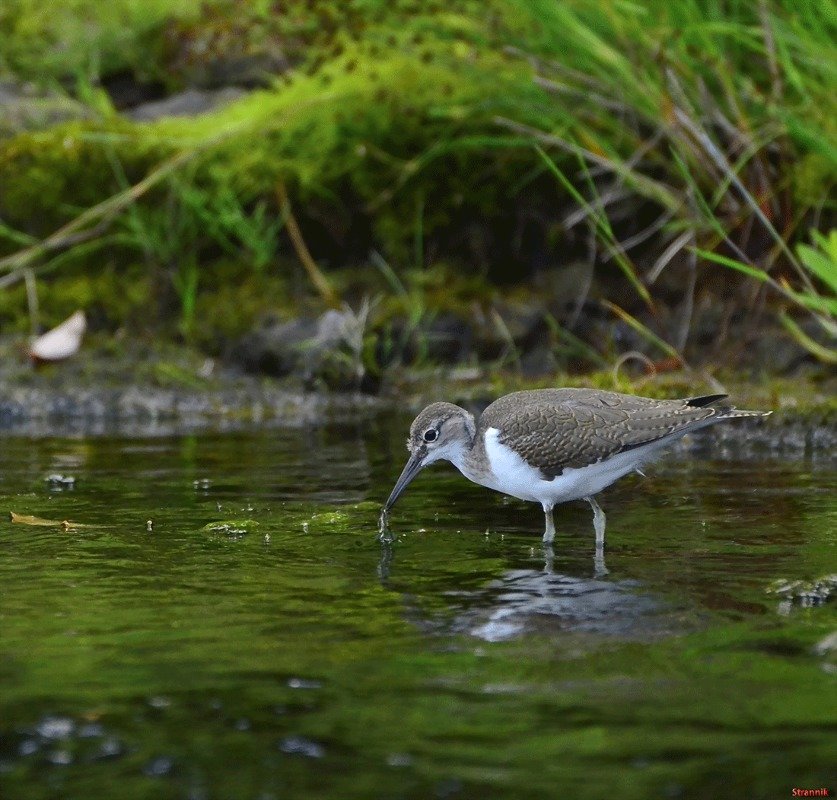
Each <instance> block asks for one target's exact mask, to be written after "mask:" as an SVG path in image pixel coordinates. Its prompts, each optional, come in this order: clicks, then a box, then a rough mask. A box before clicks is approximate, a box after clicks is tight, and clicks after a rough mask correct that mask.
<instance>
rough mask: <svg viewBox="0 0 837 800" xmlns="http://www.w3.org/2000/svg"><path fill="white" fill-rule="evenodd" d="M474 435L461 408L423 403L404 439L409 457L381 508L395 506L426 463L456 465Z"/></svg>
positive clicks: (471, 426) (471, 442) (473, 426)
mask: <svg viewBox="0 0 837 800" xmlns="http://www.w3.org/2000/svg"><path fill="white" fill-rule="evenodd" d="M475 435H476V424H475V422H474V418H473V416H471V414H469V413H468V412H467V411H466V410H465V409H464V408H460V407H459V406H455V405H454V404H453V403H432V404H431V405H429V406H427V408H425V409H424V410H423V411H422V412H421V413H420V414H419V415H418V416H417V417H416V418H415V419H414V420H413V424H412V425H410V438H409V439H407V450H409V451H410V457H409V459H408V460H407V463H406V464H405V465H404V469H403V470H402V471H401V475H399V477H398V480H397V481H396V482H395V486H394V487H393V489H392V492H391V493H390V496H389V499H388V500H387V501H386V503H385V504H384V511H385V512H386V511H389V509H390V508H392V507H393V505H395V501H396V500H397V499H398V498H399V497H400V496H401V493H402V492H403V491H404V490H405V489H406V488H407V485H408V484H409V483H410V481H412V480H413V478H415V477H416V475H418V474H419V472H421V470H422V469H424V467H426V466H427V465H428V464H432V463H433V462H434V461H441V460H446V461H452V462H453V463H454V464H457V465H458V463H459V462H460V460H461V459H462V457H463V456H464V455H465V452H466V451H467V450H469V449H470V448H471V446H472V445H473V443H474V436H475Z"/></svg>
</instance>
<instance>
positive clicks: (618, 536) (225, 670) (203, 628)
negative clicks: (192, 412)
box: [0, 420, 837, 800]
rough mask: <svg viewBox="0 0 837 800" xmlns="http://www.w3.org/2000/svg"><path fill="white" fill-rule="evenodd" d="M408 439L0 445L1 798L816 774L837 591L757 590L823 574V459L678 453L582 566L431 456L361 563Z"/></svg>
mask: <svg viewBox="0 0 837 800" xmlns="http://www.w3.org/2000/svg"><path fill="white" fill-rule="evenodd" d="M405 430H406V428H405V422H404V420H384V421H377V422H370V423H366V424H364V425H362V426H359V427H325V428H323V429H320V430H316V431H308V432H302V431H261V432H257V433H238V434H227V435H219V434H201V435H189V436H184V437H172V438H151V439H121V438H107V437H102V438H90V439H84V438H78V439H63V440H56V439H48V440H47V439H40V440H39V439H23V438H14V437H8V438H4V439H2V440H0V512H1V513H2V521H0V692H2V694H1V695H0V797H3V798H4V799H8V798H27V799H31V798H91V799H92V798H111V797H113V798H125V799H126V800H131V799H132V798H169V797H172V798H193V799H194V800H199V799H200V798H254V800H268V799H269V798H277V800H279V798H314V797H316V798H474V799H476V798H480V799H483V798H495V797H497V798H501V797H502V798H535V797H550V798H551V797H556V798H557V797H561V798H564V797H574V798H603V797H619V798H649V797H650V798H654V797H660V798H678V797H684V798H692V797H699V798H719V797H725V798H726V797H742V798H744V797H746V798H781V797H790V796H791V790H792V788H793V787H807V788H817V787H822V786H828V787H830V788H831V790H832V792H834V791H835V790H837V775H836V774H835V766H834V765H835V764H837V691H835V684H837V659H835V654H834V651H833V650H832V651H831V652H830V653H829V652H826V648H825V647H823V646H820V647H819V648H818V647H817V645H818V643H821V642H822V641H823V640H824V639H825V638H826V637H827V636H828V635H829V634H831V633H832V632H833V631H834V630H835V629H837V615H835V611H834V604H833V602H831V603H830V602H822V603H817V602H815V603H813V604H811V603H810V602H805V601H804V598H800V597H799V590H797V592H796V594H793V593H791V594H790V595H789V596H787V597H785V596H780V595H776V594H771V593H769V592H768V591H767V589H768V588H769V587H770V586H771V585H772V584H773V583H774V581H776V580H780V579H782V580H786V581H794V580H803V581H814V580H816V579H821V578H823V577H824V576H827V575H829V574H830V573H834V572H835V571H837V569H835V567H837V558H835V555H837V491H835V489H837V465H835V462H834V460H833V457H832V456H831V455H830V454H822V453H821V454H820V455H819V456H814V457H813V458H812V457H808V458H803V457H802V456H794V455H788V454H784V455H782V454H769V453H768V454H765V455H764V456H762V457H760V458H757V459H756V458H750V459H748V460H746V461H738V460H736V459H735V457H734V453H733V454H729V453H726V454H725V455H724V457H723V458H720V457H719V456H720V455H721V454H720V453H719V448H714V449H713V448H712V447H711V446H707V447H703V448H702V449H700V450H695V451H693V452H692V453H691V454H689V455H687V454H686V453H684V452H682V451H681V452H678V453H674V454H672V455H671V456H669V457H667V458H666V459H664V460H663V461H661V462H659V463H658V464H656V465H654V466H653V467H652V468H651V469H650V470H649V476H650V477H649V478H648V479H647V480H643V479H642V478H640V477H638V476H637V477H629V478H626V479H625V480H623V481H622V482H620V483H619V484H617V485H616V486H614V487H612V488H611V489H609V490H608V491H606V492H605V493H604V494H603V495H602V497H601V500H602V503H603V506H604V508H605V510H606V511H607V513H608V532H607V547H606V551H605V562H606V563H605V564H604V565H602V564H597V563H596V562H595V559H594V546H593V531H592V524H591V515H590V510H589V508H588V507H587V506H586V504H582V503H579V504H570V505H567V506H563V507H561V508H560V509H559V510H558V512H557V513H556V523H557V527H558V536H557V537H556V542H555V547H554V553H553V554H550V553H545V552H544V550H543V548H542V546H541V543H540V534H541V532H542V524H543V518H542V514H541V513H540V511H539V509H538V508H537V507H536V506H532V505H527V504H523V503H518V502H516V501H510V500H507V499H504V498H503V497H501V496H500V495H496V494H494V493H491V492H489V491H487V490H484V489H480V488H479V487H474V486H471V485H469V484H468V483H467V482H466V481H465V480H464V479H462V478H461V477H460V476H459V475H458V474H457V473H455V472H454V471H453V470H452V468H451V469H448V468H446V467H441V466H440V467H434V468H433V469H431V470H428V471H426V472H425V473H424V474H422V475H421V476H420V477H419V478H418V479H417V480H416V481H415V482H414V484H413V485H412V486H411V487H410V489H409V490H408V492H407V493H406V494H405V496H404V498H403V499H402V500H401V501H400V503H399V505H398V506H397V507H396V509H395V511H394V513H393V515H392V520H391V525H392V528H393V531H394V533H395V534H396V537H397V539H396V541H395V542H394V544H393V545H392V547H391V549H386V548H384V549H382V546H381V545H380V544H379V543H378V541H377V540H376V532H377V512H378V508H379V504H380V502H381V501H382V500H383V499H384V498H385V497H386V496H387V494H388V492H389V489H390V488H391V484H392V482H393V480H394V478H395V476H396V475H397V474H398V471H399V470H400V467H401V465H402V459H403V458H404V456H405V452H404V450H403V441H404V435H405ZM709 441H711V438H710V439H709ZM51 473H60V474H63V475H71V476H73V477H75V479H76V483H75V486H74V487H73V488H72V489H71V490H67V489H64V490H62V491H57V490H56V489H54V488H50V487H49V486H48V485H47V484H46V483H45V481H44V478H45V477H46V476H47V475H49V474H51ZM9 511H14V512H16V513H18V514H30V515H35V516H37V517H41V518H47V519H52V520H59V521H60V520H65V519H66V520H71V521H72V522H76V523H84V524H86V525H89V526H91V527H84V528H76V529H70V530H62V529H60V528H57V527H36V526H29V525H22V524H14V525H13V524H11V523H10V522H8V521H6V520H7V512H9ZM149 520H150V521H151V523H152V524H151V530H150V531H149V530H148V525H147V522H148V521H149ZM229 520H252V521H253V522H256V523H258V524H257V525H252V524H249V525H248V530H247V532H246V533H238V534H236V533H228V532H224V531H211V530H206V529H204V526H206V525H207V524H209V523H213V522H218V521H229ZM603 568H604V569H606V570H607V573H606V574H605V573H604V569H603ZM826 585H827V584H826ZM824 593H825V592H824Z"/></svg>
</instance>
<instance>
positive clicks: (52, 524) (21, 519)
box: [9, 511, 96, 531]
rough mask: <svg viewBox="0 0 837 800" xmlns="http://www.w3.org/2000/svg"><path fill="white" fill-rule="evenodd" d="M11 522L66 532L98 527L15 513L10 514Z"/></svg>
mask: <svg viewBox="0 0 837 800" xmlns="http://www.w3.org/2000/svg"><path fill="white" fill-rule="evenodd" d="M9 521H10V522H16V523H18V524H20V525H36V526H40V527H42V528H61V529H62V530H65V531H70V530H75V529H76V528H95V527H96V526H95V525H83V524H82V523H80V522H70V521H69V520H66V519H65V520H57V519H42V518H41V517H33V516H32V515H31V514H15V512H14V511H10V512H9Z"/></svg>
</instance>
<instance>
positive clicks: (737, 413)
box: [718, 408, 773, 419]
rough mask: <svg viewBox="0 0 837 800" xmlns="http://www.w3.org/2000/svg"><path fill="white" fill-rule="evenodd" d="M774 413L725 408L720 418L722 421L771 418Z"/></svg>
mask: <svg viewBox="0 0 837 800" xmlns="http://www.w3.org/2000/svg"><path fill="white" fill-rule="evenodd" d="M772 413H773V412H772V411H747V410H746V409H743V408H723V409H720V414H718V416H719V417H720V419H733V418H735V417H769V416H770V415H771V414H772Z"/></svg>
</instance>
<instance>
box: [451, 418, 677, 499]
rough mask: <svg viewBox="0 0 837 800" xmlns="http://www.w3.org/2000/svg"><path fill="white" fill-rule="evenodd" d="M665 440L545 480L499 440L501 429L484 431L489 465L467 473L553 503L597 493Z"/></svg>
mask: <svg viewBox="0 0 837 800" xmlns="http://www.w3.org/2000/svg"><path fill="white" fill-rule="evenodd" d="M666 443H667V440H666V441H657V442H652V443H651V444H648V445H645V446H643V447H637V448H634V449H633V450H628V451H626V452H624V453H619V454H617V455H615V456H611V457H610V458H608V459H605V460H603V461H599V462H597V463H595V464H590V465H589V466H586V467H579V468H573V467H565V468H564V470H563V471H562V473H561V474H560V475H557V476H556V477H555V478H552V479H551V480H545V479H544V478H543V477H542V475H541V473H540V470H538V469H537V468H535V467H532V466H531V465H530V464H528V463H527V462H526V461H525V460H524V459H523V458H521V456H520V455H519V454H518V453H516V452H515V451H514V450H512V449H511V448H510V447H507V446H506V445H504V444H503V443H502V442H501V441H500V431H498V430H497V429H496V428H488V430H487V431H486V432H485V453H486V456H487V457H488V462H489V465H490V469H489V470H487V471H486V472H485V473H484V474H482V475H479V476H471V475H468V474H466V477H468V478H471V480H474V481H476V482H477V483H480V484H482V485H483V486H487V487H489V488H490V489H495V490H497V491H498V492H503V493H504V494H509V495H511V496H512V497H517V498H519V499H521V500H528V501H530V502H536V503H542V504H547V505H554V504H557V503H564V502H567V501H568V500H577V499H579V498H582V497H589V496H591V495H594V494H597V493H598V492H600V491H601V490H602V489H604V488H605V487H606V486H610V484H611V483H613V482H614V481H616V480H618V479H619V478H621V477H622V476H623V475H626V474H627V473H629V472H631V471H632V470H635V469H637V467H638V466H639V465H640V464H641V463H642V462H643V461H645V460H647V459H648V458H649V456H651V454H652V453H653V451H655V450H658V449H660V447H662V446H664V444H666Z"/></svg>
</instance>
